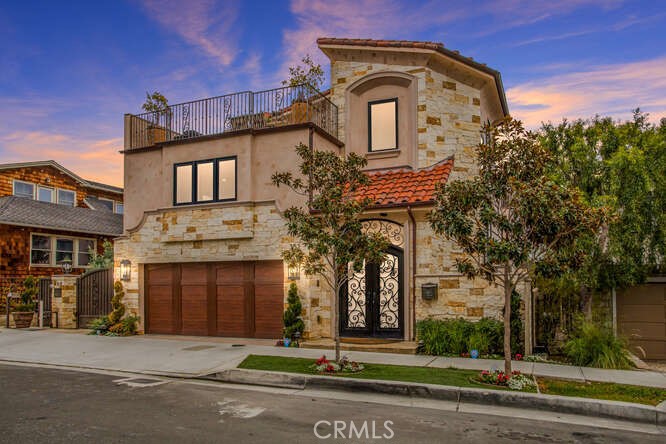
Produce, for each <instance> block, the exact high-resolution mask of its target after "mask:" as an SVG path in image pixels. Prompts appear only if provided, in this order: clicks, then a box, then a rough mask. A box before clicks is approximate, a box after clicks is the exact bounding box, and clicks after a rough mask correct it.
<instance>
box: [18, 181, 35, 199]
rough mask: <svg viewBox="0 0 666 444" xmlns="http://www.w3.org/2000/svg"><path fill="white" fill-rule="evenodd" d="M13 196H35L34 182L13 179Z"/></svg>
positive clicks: (30, 197)
mask: <svg viewBox="0 0 666 444" xmlns="http://www.w3.org/2000/svg"><path fill="white" fill-rule="evenodd" d="M13 194H14V196H17V197H25V198H27V199H34V198H35V184H33V183H30V182H23V181H22V180H15V181H14V192H13Z"/></svg>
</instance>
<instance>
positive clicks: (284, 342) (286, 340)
mask: <svg viewBox="0 0 666 444" xmlns="http://www.w3.org/2000/svg"><path fill="white" fill-rule="evenodd" d="M282 343H283V344H284V346H285V347H289V346H290V345H291V339H290V338H284V339H283V340H282Z"/></svg>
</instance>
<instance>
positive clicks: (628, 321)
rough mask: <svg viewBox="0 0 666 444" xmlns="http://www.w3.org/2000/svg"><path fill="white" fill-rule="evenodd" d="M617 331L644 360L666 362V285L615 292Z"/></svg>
mask: <svg viewBox="0 0 666 444" xmlns="http://www.w3.org/2000/svg"><path fill="white" fill-rule="evenodd" d="M617 320H618V331H619V332H620V333H621V334H622V335H623V336H625V337H626V338H628V339H629V343H630V349H631V350H632V351H633V352H634V353H636V354H637V355H638V356H639V357H642V358H644V359H666V284H661V283H653V284H646V285H639V286H636V287H631V288H628V289H626V290H623V291H618V293H617Z"/></svg>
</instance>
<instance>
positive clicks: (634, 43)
mask: <svg viewBox="0 0 666 444" xmlns="http://www.w3.org/2000/svg"><path fill="white" fill-rule="evenodd" d="M665 28H666V1H661V0H652V1H636V0H626V1H622V0H558V1H554V0H530V1H522V0H498V1H474V0H471V1H470V0H466V1H444V0H442V1H428V2H417V1H410V0H402V1H399V0H389V1H374V0H292V1H277V0H273V1H265V2H264V1H214V0H203V1H197V0H190V1H185V0H182V1H181V0H136V1H131V0H128V1H122V0H96V1H80V2H79V1H55V0H51V1H48V0H44V1H41V2H39V1H30V0H24V1H15V0H7V1H3V2H2V3H1V4H0V163H5V162H18V161H29V160H46V159H54V160H56V161H58V162H60V163H61V164H63V165H64V166H65V167H67V168H69V169H71V170H73V171H74V172H76V173H78V174H80V175H81V176H83V177H86V178H89V179H93V180H99V181H103V182H107V183H110V184H114V185H122V157H121V155H120V154H118V150H119V149H121V148H122V136H123V128H122V122H123V119H122V117H123V114H124V113H135V112H139V111H140V106H141V103H143V101H144V99H145V92H146V91H147V90H150V91H152V90H159V91H161V92H162V93H163V94H164V95H165V96H167V97H168V98H169V101H170V102H171V103H178V102H182V101H187V100H193V99H198V98H204V97H208V96H214V95H220V94H225V93H230V92H235V91H241V90H260V89H266V88H272V87H276V86H279V84H280V80H282V79H284V78H285V77H286V72H287V67H288V66H290V65H293V64H294V63H295V62H297V61H298V59H299V58H300V57H301V56H302V55H303V54H306V53H310V54H312V55H313V56H314V58H315V60H317V61H319V62H320V63H322V65H325V66H327V65H326V59H325V57H324V56H323V55H322V54H321V53H320V52H319V51H318V50H317V48H316V44H315V40H316V38H317V37H321V36H327V37H353V38H389V39H408V40H430V41H438V42H443V43H444V45H445V46H447V47H448V48H451V49H456V50H459V51H460V52H461V53H462V54H464V55H466V56H471V57H473V58H474V59H475V60H478V61H481V62H483V63H487V64H488V65H489V66H491V67H493V68H495V69H497V70H499V71H500V72H501V73H502V77H503V80H504V86H505V88H506V93H507V98H508V101H509V108H510V111H511V114H512V115H514V116H515V117H517V118H520V119H522V120H523V121H524V122H525V123H526V124H527V125H528V126H529V127H532V128H537V127H538V126H539V124H540V122H541V121H548V120H551V121H559V120H561V119H562V118H563V117H566V118H576V117H590V116H593V115H594V114H602V115H610V116H613V117H615V118H618V119H619V118H626V117H628V116H629V115H630V114H631V110H632V109H633V108H636V107H639V106H640V107H641V108H642V109H643V110H645V111H647V112H649V113H650V114H651V116H652V118H653V120H654V121H656V120H657V119H658V118H660V117H664V116H666V31H665Z"/></svg>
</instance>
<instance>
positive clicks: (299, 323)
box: [283, 282, 305, 339]
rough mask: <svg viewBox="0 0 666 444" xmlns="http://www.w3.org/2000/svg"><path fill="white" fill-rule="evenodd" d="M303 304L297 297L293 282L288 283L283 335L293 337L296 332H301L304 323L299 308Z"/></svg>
mask: <svg viewBox="0 0 666 444" xmlns="http://www.w3.org/2000/svg"><path fill="white" fill-rule="evenodd" d="M302 309H303V306H302V304H301V299H300V298H299V297H298V287H297V286H296V283H295V282H292V283H291V285H289V294H288V295H287V309H286V310H285V312H284V316H283V322H284V337H285V338H289V339H294V335H295V334H296V333H299V334H301V335H302V334H303V330H304V329H305V324H304V323H303V319H301V310H302Z"/></svg>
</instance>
